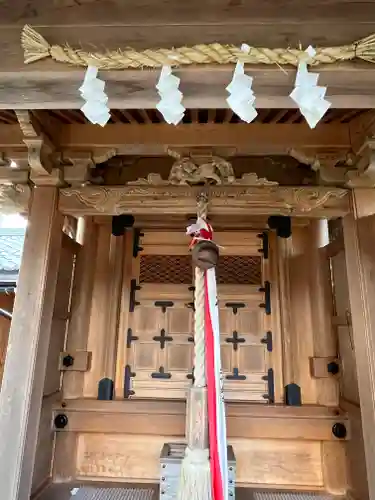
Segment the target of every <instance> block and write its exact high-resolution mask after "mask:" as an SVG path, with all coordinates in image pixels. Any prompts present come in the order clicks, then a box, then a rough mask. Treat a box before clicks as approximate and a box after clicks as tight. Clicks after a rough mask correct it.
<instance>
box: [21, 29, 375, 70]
mask: <svg viewBox="0 0 375 500" xmlns="http://www.w3.org/2000/svg"><path fill="white" fill-rule="evenodd" d="M21 43H22V47H23V49H24V61H25V63H26V64H29V63H32V62H35V61H38V60H40V59H45V58H47V57H51V58H52V59H53V60H55V61H57V62H61V63H66V64H70V65H73V66H82V67H87V66H90V65H91V66H96V67H97V68H99V69H142V68H160V67H161V66H163V65H164V64H166V65H172V66H188V65H193V64H195V65H197V64H231V63H236V62H237V61H241V62H244V63H247V64H277V65H285V64H291V65H293V66H297V65H298V63H299V62H300V60H301V58H303V57H306V55H305V52H304V51H303V50H298V49H290V48H287V49H269V48H256V47H251V48H250V51H249V53H248V54H246V53H244V52H243V51H241V49H240V47H238V46H236V45H227V44H220V43H210V44H200V45H194V46H192V47H177V48H171V49H163V48H159V49H157V48H156V49H146V50H134V49H132V48H126V49H124V50H121V49H118V50H108V51H106V52H85V51H84V50H82V49H73V48H72V47H70V46H69V45H64V46H61V45H50V44H49V43H48V42H47V40H45V38H43V37H42V35H40V34H39V33H37V32H36V31H35V30H34V29H33V28H31V27H30V26H28V25H26V26H25V27H24V28H23V30H22V34H21ZM352 59H362V60H364V61H368V62H375V34H374V35H370V36H368V37H366V38H364V39H362V40H359V41H358V42H355V43H352V44H351V45H343V46H341V47H318V48H317V49H316V55H315V56H314V57H313V58H311V59H310V60H309V64H310V65H314V64H331V63H335V62H340V61H349V60H352Z"/></svg>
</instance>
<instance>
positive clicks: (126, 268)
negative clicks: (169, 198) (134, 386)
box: [115, 231, 134, 399]
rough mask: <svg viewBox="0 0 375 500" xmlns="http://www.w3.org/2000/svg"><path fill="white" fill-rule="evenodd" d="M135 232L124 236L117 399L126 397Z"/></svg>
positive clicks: (129, 232) (116, 385) (116, 381)
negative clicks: (125, 380) (125, 383)
mask: <svg viewBox="0 0 375 500" xmlns="http://www.w3.org/2000/svg"><path fill="white" fill-rule="evenodd" d="M133 239H134V234H133V231H127V232H126V233H125V236H124V242H123V245H124V247H123V248H124V251H123V261H122V292H121V304H120V320H119V329H118V338H117V361H116V380H115V395H116V398H117V399H121V398H123V397H124V368H125V365H126V361H127V355H128V351H129V348H128V347H127V331H128V327H129V305H130V281H131V279H132V277H133V275H132V271H133V260H134V259H133Z"/></svg>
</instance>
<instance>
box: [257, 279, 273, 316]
mask: <svg viewBox="0 0 375 500" xmlns="http://www.w3.org/2000/svg"><path fill="white" fill-rule="evenodd" d="M259 291H260V292H263V293H264V302H263V303H262V304H259V307H262V308H263V309H264V310H265V313H266V314H267V315H268V314H271V283H270V282H269V281H265V282H264V286H263V287H262V288H259Z"/></svg>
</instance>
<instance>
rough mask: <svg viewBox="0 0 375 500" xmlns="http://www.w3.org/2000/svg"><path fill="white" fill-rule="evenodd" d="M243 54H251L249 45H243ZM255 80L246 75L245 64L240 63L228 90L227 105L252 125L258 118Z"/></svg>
mask: <svg viewBox="0 0 375 500" xmlns="http://www.w3.org/2000/svg"><path fill="white" fill-rule="evenodd" d="M241 50H242V51H243V52H249V50H250V47H249V46H248V45H245V44H244V45H242V47H241ZM252 85H253V79H252V77H251V76H248V75H245V69H244V63H242V62H240V61H238V62H237V64H236V67H235V70H234V73H233V78H232V81H231V82H230V84H229V85H228V87H227V88H226V90H227V92H229V94H230V96H229V97H228V98H227V103H228V106H229V107H230V109H231V110H232V111H233V112H234V113H235V114H236V115H237V116H238V117H239V118H241V120H243V121H244V122H247V123H250V122H252V121H253V120H254V118H255V117H256V116H257V114H258V113H257V111H256V109H255V107H254V102H255V95H254V92H253V91H252Z"/></svg>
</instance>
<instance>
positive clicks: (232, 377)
mask: <svg viewBox="0 0 375 500" xmlns="http://www.w3.org/2000/svg"><path fill="white" fill-rule="evenodd" d="M225 378H226V379H227V380H246V375H240V374H239V370H238V368H233V375H227V376H226V377H225Z"/></svg>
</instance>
